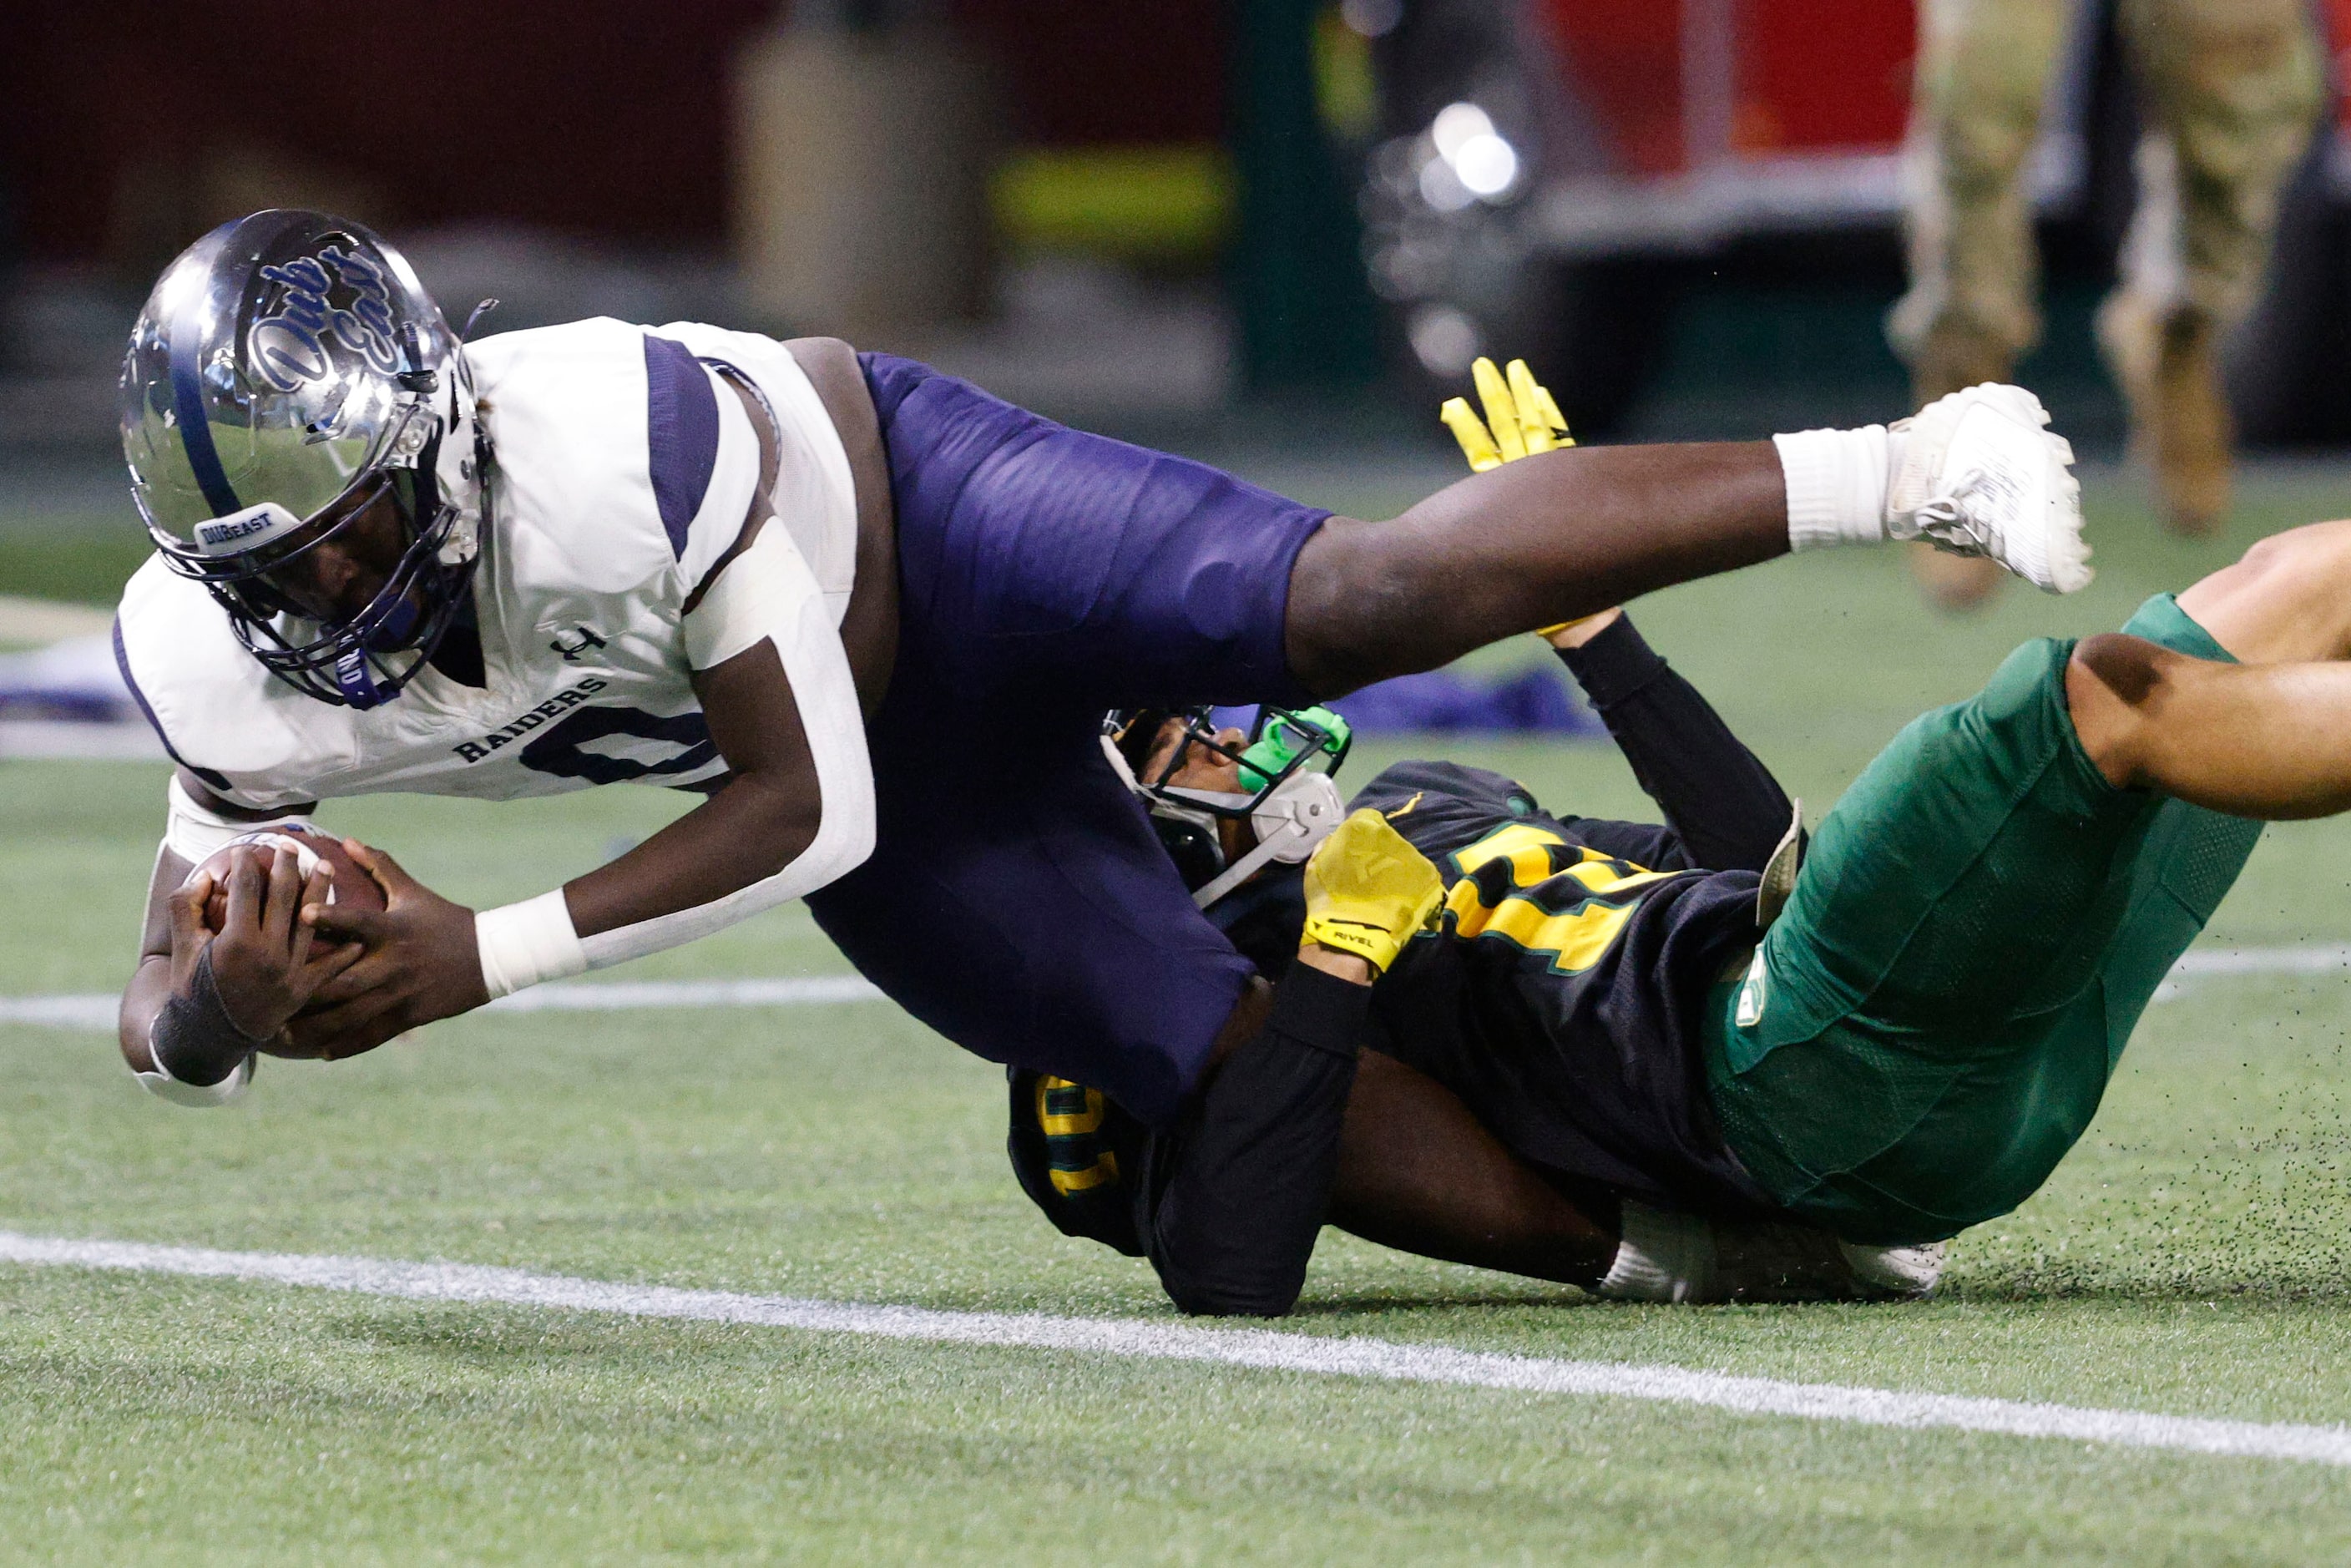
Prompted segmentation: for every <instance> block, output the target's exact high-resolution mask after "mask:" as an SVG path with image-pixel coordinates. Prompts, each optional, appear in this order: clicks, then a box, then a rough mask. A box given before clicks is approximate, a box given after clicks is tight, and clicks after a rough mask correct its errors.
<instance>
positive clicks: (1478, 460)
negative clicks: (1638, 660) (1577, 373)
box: [1437, 355, 1607, 641]
mask: <svg viewBox="0 0 2351 1568" xmlns="http://www.w3.org/2000/svg"><path fill="white" fill-rule="evenodd" d="M1469 375H1470V379H1471V380H1473V381H1475V382H1477V383H1478V401H1479V402H1482V403H1484V404H1485V405H1486V417H1485V418H1484V419H1482V420H1481V419H1479V417H1478V416H1477V415H1476V414H1474V413H1470V412H1469V404H1468V401H1467V400H1466V399H1463V398H1458V397H1452V398H1447V399H1446V400H1445V406H1444V407H1442V408H1440V409H1438V410H1437V418H1439V419H1441V420H1443V421H1444V422H1445V427H1446V428H1447V430H1450V431H1451V432H1453V439H1454V440H1456V441H1458V442H1459V443H1460V444H1461V455H1462V456H1464V457H1467V458H1468V459H1469V468H1470V471H1471V472H1472V473H1476V474H1483V473H1484V472H1485V471H1486V470H1487V469H1489V468H1499V467H1500V466H1501V465H1503V464H1505V463H1515V462H1516V461H1518V460H1519V459H1520V458H1521V457H1524V456H1526V455H1528V454H1529V453H1531V452H1550V451H1552V450H1553V449H1555V448H1558V447H1562V446H1573V445H1574V444H1575V437H1573V435H1570V434H1568V433H1567V421H1566V420H1564V419H1562V418H1561V417H1560V413H1559V404H1558V403H1557V402H1553V401H1552V395H1551V389H1550V388H1549V387H1547V386H1545V385H1543V384H1542V383H1541V382H1539V381H1537V380H1535V373H1534V371H1531V370H1529V369H1527V362H1526V361H1524V360H1512V361H1510V371H1509V375H1508V378H1507V379H1505V377H1504V373H1503V372H1502V371H1498V370H1496V369H1495V368H1494V361H1491V360H1489V359H1487V358H1485V357H1484V356H1483V355H1480V356H1479V359H1478V361H1477V362H1475V363H1474V364H1472V365H1471V366H1470V367H1469ZM1489 423H1490V424H1491V425H1492V427H1493V429H1492V431H1491V433H1490V434H1489V432H1488V429H1487V426H1488V425H1489ZM1554 431H1556V432H1557V433H1558V435H1557V438H1556V439H1554V438H1553V436H1552V432H1554ZM1601 613H1602V614H1606V613H1607V612H1606V611H1602V612H1601ZM1591 619H1592V617H1591V616H1589V615H1582V616H1578V617H1577V618H1576V619H1575V620H1573V621H1562V622H1560V623H1559V624H1558V625H1556V626H1543V627H1539V628H1537V629H1536V632H1535V635H1536V636H1538V637H1541V638H1543V639H1544V640H1546V641H1548V640H1549V639H1550V638H1552V636H1553V635H1555V634H1557V633H1558V632H1564V631H1566V630H1567V629H1568V628H1569V627H1571V626H1576V625H1581V624H1582V623H1583V622H1586V621H1589V620H1591Z"/></svg>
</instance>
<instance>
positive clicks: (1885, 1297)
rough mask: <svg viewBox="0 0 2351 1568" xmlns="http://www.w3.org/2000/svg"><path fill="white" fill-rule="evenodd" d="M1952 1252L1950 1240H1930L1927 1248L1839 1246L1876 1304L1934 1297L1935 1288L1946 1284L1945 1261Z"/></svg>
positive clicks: (1866, 1295)
mask: <svg viewBox="0 0 2351 1568" xmlns="http://www.w3.org/2000/svg"><path fill="white" fill-rule="evenodd" d="M1950 1249H1951V1244H1950V1243H1949V1242H1948V1241H1929V1242H1928V1243H1927V1244H1926V1245H1925V1246H1923V1247H1864V1246H1862V1245H1861V1244H1860V1243H1859V1242H1855V1241H1840V1242H1838V1243H1837V1250H1838V1251H1839V1252H1842V1253H1844V1260H1845V1263H1846V1265H1847V1266H1848V1267H1850V1268H1851V1269H1852V1270H1853V1281H1854V1283H1855V1285H1856V1286H1858V1287H1860V1292H1861V1294H1862V1296H1863V1297H1864V1298H1865V1299H1868V1300H1875V1301H1922V1300H1924V1299H1925V1298H1927V1297H1928V1296H1931V1295H1933V1294H1934V1293H1935V1287H1936V1286H1938V1285H1939V1284H1941V1283H1942V1282H1943V1260H1944V1258H1945V1256H1946V1255H1947V1254H1949V1251H1950Z"/></svg>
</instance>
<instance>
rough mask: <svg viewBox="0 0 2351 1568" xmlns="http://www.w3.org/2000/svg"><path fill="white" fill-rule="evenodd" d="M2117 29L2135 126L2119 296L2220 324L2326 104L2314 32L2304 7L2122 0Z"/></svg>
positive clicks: (2259, 255) (2251, 275)
mask: <svg viewBox="0 0 2351 1568" xmlns="http://www.w3.org/2000/svg"><path fill="white" fill-rule="evenodd" d="M2120 20H2121V24H2122V27H2123V33H2124V37H2125V40H2126V43H2127V45H2128V47H2129V49H2130V55H2131V60H2132V64H2133V66H2134V68H2136V70H2137V74H2138V77H2139V80H2140V84H2141V89H2142V93H2143V101H2144V103H2145V105H2146V119H2147V135H2146V137H2145V139H2144V140H2143V141H2141V143H2140V145H2139V148H2138V153H2137V171H2138V183H2139V200H2138V208H2137V211H2136V212H2135V213H2134V214H2132V217H2131V227H2130V232H2129V234H2128V235H2127V236H2126V238H2125V240H2124V244H2123V254H2122V274H2123V281H2122V284H2121V287H2123V288H2124V289H2126V290H2127V291H2129V292H2130V293H2132V294H2134V295H2137V296H2138V297H2139V298H2141V299H2143V300H2144V301H2145V302H2146V303H2147V304H2148V305H2150V306H2152V307H2154V308H2156V310H2157V311H2158V313H2166V314H2168V312H2169V311H2171V310H2173V309H2176V308H2179V307H2182V306H2185V307H2189V308H2192V309H2195V310H2197V311H2198V312H2199V313H2201V314H2204V315H2206V316H2209V317H2210V319H2214V320H2216V321H2220V322H2228V321H2232V320H2234V319H2236V318H2238V317H2239V316H2241V315H2242V314H2243V313H2244V312H2245V310H2246V309H2247V308H2250V306H2251V305H2252V300H2253V297H2254V293H2255V291H2256V290H2257V289H2258V288H2259V287H2260V285H2261V279H2262V268H2263V267H2266V266H2267V264H2268V260H2269V246H2270V238H2271V235H2272V233H2273V230H2274V229H2275V227H2276V225H2277V208H2278V193H2279V192H2280V190H2281V188H2282V187H2283V185H2284V183H2285V181H2286V179H2287V177H2288V176H2289V175H2290V174H2291V173H2292V172H2293V171H2294V163H2295V162H2296V161H2297V160H2298V159H2299V158H2300V157H2301V156H2302V154H2303V152H2304V149H2305V148H2306V147H2307V146H2308V145H2309V141H2310V133H2311V129H2312V126H2313V123H2314V120H2315V119H2316V117H2317V114H2318V111H2319V109H2320V107H2321V105H2322V104H2323V102H2324V100H2325V86H2324V78H2323V68H2322V64H2321V46H2320V43H2319V38H2318V34H2317V29H2316V27H2315V26H2314V23H2313V20H2312V17H2311V15H2310V13H2309V11H2308V9H2307V8H2306V5H2305V4H2304V0H2122V6H2121V13H2120Z"/></svg>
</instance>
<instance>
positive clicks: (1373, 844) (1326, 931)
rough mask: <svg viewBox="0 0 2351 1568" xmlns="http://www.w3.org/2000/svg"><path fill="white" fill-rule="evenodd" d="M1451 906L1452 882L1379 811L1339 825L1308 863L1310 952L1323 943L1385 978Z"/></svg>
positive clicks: (1306, 940)
mask: <svg viewBox="0 0 2351 1568" xmlns="http://www.w3.org/2000/svg"><path fill="white" fill-rule="evenodd" d="M1444 902H1445V879H1444V878H1443V877H1440V876H1438V875H1437V868H1436V867H1435V866H1433V865H1431V864H1430V863H1429V861H1428V857H1427V856H1426V855H1425V854H1422V853H1421V852H1419V851H1418V850H1416V849H1415V848H1413V847H1412V845H1411V843H1410V842H1409V841H1407V840H1406V839H1405V836H1404V835H1403V834H1402V833H1399V832H1397V831H1395V828H1394V827H1392V826H1391V825H1390V824H1389V822H1388V820H1387V819H1386V818H1385V817H1383V816H1381V815H1380V814H1379V813H1378V812H1377V811H1373V810H1362V811H1357V812H1356V813H1355V814H1354V815H1353V816H1351V817H1349V818H1348V819H1347V820H1346V821H1343V822H1342V823H1340V824H1339V826H1338V828H1337V829H1336V830H1335V831H1332V834H1331V836H1330V837H1329V838H1327V839H1324V840H1323V841H1322V844H1321V846H1320V847H1318V848H1317V849H1316V850H1315V852H1314V855H1313V858H1312V859H1311V860H1309V861H1308V862H1306V930H1305V933H1304V934H1303V936H1301V938H1300V942H1299V946H1301V947H1303V946H1305V945H1306V944H1307V943H1310V942H1320V943H1321V944H1322V946H1325V947H1332V948H1336V949H1337V950H1338V951H1340V952H1342V953H1353V954H1354V955H1355V956H1357V957H1359V958H1362V959H1364V960H1365V961H1366V962H1368V963H1369V964H1370V965H1371V966H1372V967H1373V968H1374V969H1377V970H1380V971H1382V972H1383V973H1384V972H1385V971H1386V969H1387V967H1388V966H1389V965H1390V964H1393V963H1394V962H1395V956H1396V955H1397V954H1398V953H1399V952H1401V951H1403V949H1404V945H1405V943H1407V942H1409V941H1411V940H1412V939H1413V937H1414V936H1416V935H1417V934H1418V933H1419V932H1420V931H1421V930H1422V929H1423V928H1424V927H1425V926H1426V925H1428V924H1429V923H1430V921H1431V920H1432V919H1434V918H1435V916H1436V915H1437V909H1438V907H1439V906H1440V905H1441V904H1443V903H1444Z"/></svg>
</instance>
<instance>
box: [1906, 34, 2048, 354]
mask: <svg viewBox="0 0 2351 1568" xmlns="http://www.w3.org/2000/svg"><path fill="white" fill-rule="evenodd" d="M2073 10H2074V7H2073V6H2071V5H2066V4H2064V0H1918V56H1917V77H1916V80H1915V83H1914V85H1913V88H1912V92H1911V113H1910V131H1909V136H1908V139H1907V142H1906V145H1905V148H1904V152H1903V178H1904V184H1905V187H1906V195H1907V222H1906V225H1905V232H1906V235H1907V240H1908V245H1909V254H1910V291H1909V292H1908V293H1907V295H1905V296H1904V297H1903V298H1902V300H1901V302H1900V303H1899V304H1897V305H1896V307H1895V308H1894V311H1893V314H1892V315H1891V316H1890V317H1889V318H1888V319H1887V323H1886V329H1887V336H1888V337H1889V338H1890V339H1891V340H1892V341H1893V343H1894V346H1895V349H1896V351H1898V352H1900V353H1901V354H1902V355H1903V356H1904V357H1905V358H1906V359H1911V360H1914V361H1915V360H1916V359H1917V354H1918V351H1919V350H1920V349H1921V347H1922V346H1923V345H1924V344H1925V343H1926V342H1927V340H1928V339H1929V338H1930V337H1941V338H1947V339H1948V338H1959V339H1962V340H1968V341H1970V342H1972V343H1976V344H1979V345H1980V346H1981V348H1982V350H1986V351H1988V352H1989V353H1990V354H1991V355H1992V356H1994V357H1995V358H1999V359H2010V358H2013V357H2014V356H2015V355H2017V354H2019V353H2021V352H2022V351H2023V350H2026V349H2028V348H2030V347H2031V346H2032V344H2033V343H2034V342H2035V341H2036V340H2038V339H2039V338H2040V336H2041V315H2040V311H2039V308H2037V306H2036V305H2035V303H2034V297H2035V295H2036V294H2037V292H2038V280H2039V272H2040V268H2039V264H2038V260H2037V257H2036V256H2035V254H2034V251H2033V246H2032V208H2031V204H2030V200H2029V195H2028V193H2027V191H2026V188H2025V162H2026V159H2027V158H2028V156H2029V155H2030V154H2031V152H2032V146H2033V142H2034V141H2035V140H2036V138H2037V137H2038V135H2039V132H2040V129H2041V106H2042V101H2043V98H2044V97H2045V96H2046V94H2047V90H2048V85H2049V75H2050V71H2051V69H2052V68H2053V67H2054V65H2055V63H2056V60H2057V57H2058V53H2059V51H2060V49H2061V48H2062V47H2063V46H2064V40H2065V30H2066V26H2067V24H2068V22H2069V20H2070V17H2071V13H2072V12H2073Z"/></svg>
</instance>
